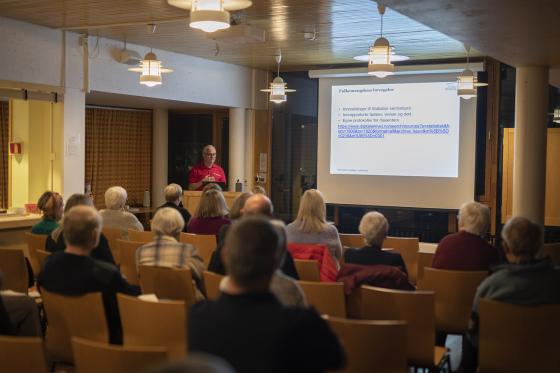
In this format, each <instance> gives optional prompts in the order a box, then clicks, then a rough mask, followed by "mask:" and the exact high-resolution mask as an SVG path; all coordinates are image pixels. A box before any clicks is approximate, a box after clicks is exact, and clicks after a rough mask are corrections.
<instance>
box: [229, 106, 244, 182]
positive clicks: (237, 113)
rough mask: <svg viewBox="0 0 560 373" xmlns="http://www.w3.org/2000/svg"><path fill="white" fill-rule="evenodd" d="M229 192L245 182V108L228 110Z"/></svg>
mask: <svg viewBox="0 0 560 373" xmlns="http://www.w3.org/2000/svg"><path fill="white" fill-rule="evenodd" d="M228 172H229V175H228V185H229V190H230V191H234V190H235V182H236V181H237V180H239V181H240V182H242V183H243V182H244V180H245V178H246V177H245V108H230V109H229V171H228Z"/></svg>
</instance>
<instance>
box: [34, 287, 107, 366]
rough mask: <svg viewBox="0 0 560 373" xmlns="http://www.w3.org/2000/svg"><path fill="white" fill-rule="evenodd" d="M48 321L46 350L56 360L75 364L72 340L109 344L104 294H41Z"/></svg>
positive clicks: (44, 292) (42, 292)
mask: <svg viewBox="0 0 560 373" xmlns="http://www.w3.org/2000/svg"><path fill="white" fill-rule="evenodd" d="M41 296H42V298H43V304H44V307H45V313H46V316H47V319H48V325H47V335H46V347H47V353H48V355H49V357H50V358H51V359H52V360H54V361H65V362H72V361H73V358H72V346H71V344H70V338H71V337H83V338H87V339H90V340H93V341H98V342H105V343H107V342H108V341H109V331H108V329H107V321H106V318H105V309H104V308H103V299H102V297H101V293H89V294H86V295H82V296H76V297H68V296H64V295H59V294H54V293H51V292H48V291H46V290H44V289H43V290H42V291H41Z"/></svg>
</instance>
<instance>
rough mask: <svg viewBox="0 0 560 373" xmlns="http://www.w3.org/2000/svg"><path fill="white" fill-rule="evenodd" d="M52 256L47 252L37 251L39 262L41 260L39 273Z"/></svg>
mask: <svg viewBox="0 0 560 373" xmlns="http://www.w3.org/2000/svg"><path fill="white" fill-rule="evenodd" d="M51 254H52V253H51V252H48V251H46V250H37V260H39V273H40V272H41V271H42V270H43V268H44V267H45V261H46V260H47V258H48V257H49V256H51Z"/></svg>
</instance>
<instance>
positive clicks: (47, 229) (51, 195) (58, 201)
mask: <svg viewBox="0 0 560 373" xmlns="http://www.w3.org/2000/svg"><path fill="white" fill-rule="evenodd" d="M37 207H38V208H39V209H40V210H41V211H42V212H43V218H42V219H41V221H40V222H39V223H37V224H35V225H34V226H32V227H31V233H34V234H45V235H49V234H51V233H52V231H54V230H55V229H56V228H58V221H59V220H60V218H62V210H63V208H64V201H63V200H62V196H61V195H60V194H58V193H56V192H51V191H50V190H49V191H46V192H45V193H43V194H42V195H41V197H40V198H39V201H38V202H37Z"/></svg>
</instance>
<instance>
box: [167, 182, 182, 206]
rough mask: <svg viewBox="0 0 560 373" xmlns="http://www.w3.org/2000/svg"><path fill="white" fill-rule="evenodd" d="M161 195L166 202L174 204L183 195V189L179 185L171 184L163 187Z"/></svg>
mask: <svg viewBox="0 0 560 373" xmlns="http://www.w3.org/2000/svg"><path fill="white" fill-rule="evenodd" d="M163 193H164V194H165V200H166V201H167V202H175V201H177V200H178V199H180V198H181V196H182V195H183V188H181V186H180V185H179V184H175V183H172V184H169V185H168V186H166V187H165V189H164V190H163Z"/></svg>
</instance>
